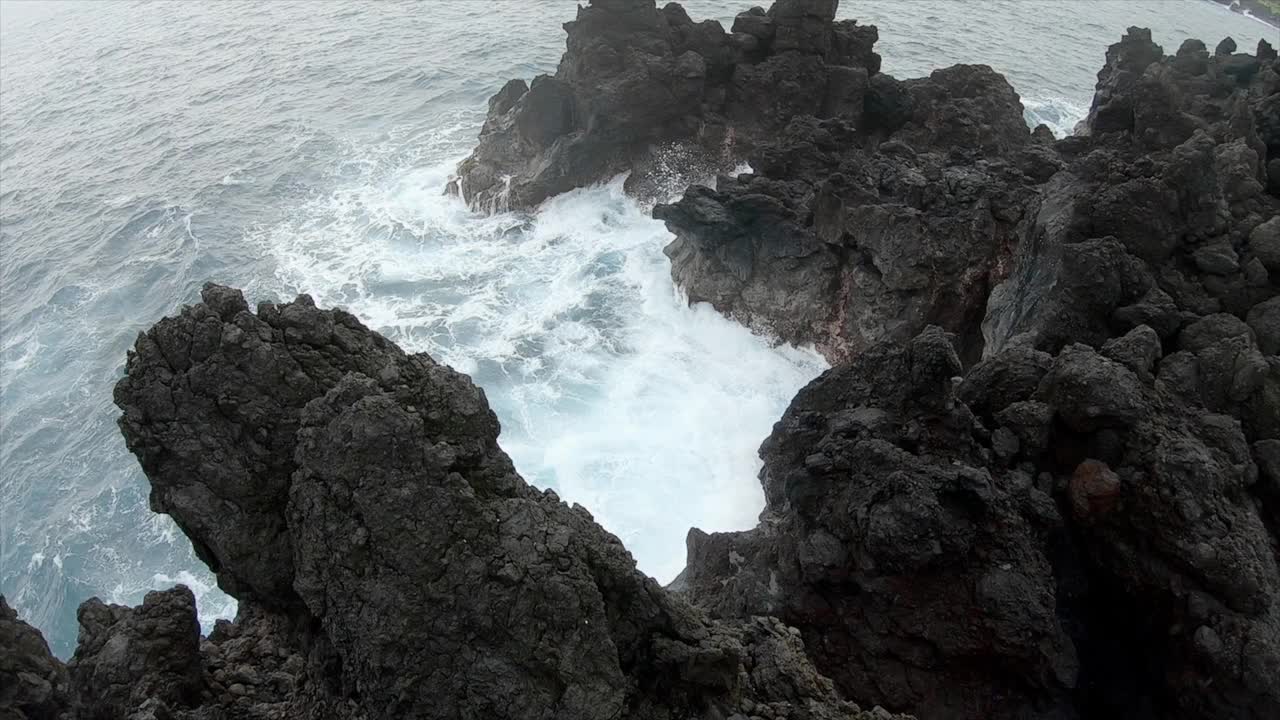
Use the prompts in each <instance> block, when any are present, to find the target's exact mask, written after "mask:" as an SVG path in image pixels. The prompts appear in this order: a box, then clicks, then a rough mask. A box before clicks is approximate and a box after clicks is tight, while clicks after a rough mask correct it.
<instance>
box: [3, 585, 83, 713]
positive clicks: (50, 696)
mask: <svg viewBox="0 0 1280 720" xmlns="http://www.w3.org/2000/svg"><path fill="white" fill-rule="evenodd" d="M69 690H70V680H69V679H68V677H67V669H66V668H65V667H64V666H63V665H62V663H61V662H59V661H58V659H57V658H55V657H54V656H53V654H52V653H50V652H49V645H48V644H47V643H45V641H44V638H43V637H42V636H41V635H40V631H39V630H36V629H35V628H33V627H31V626H30V625H28V624H26V623H25V622H23V621H22V620H20V619H19V618H18V613H16V612H14V610H13V609H12V608H10V607H9V604H8V603H6V602H5V600H4V598H3V597H0V712H4V713H5V714H4V717H5V718H16V719H17V720H35V719H36V718H57V719H58V720H63V719H65V718H69V717H71V712H70V705H71V701H70V698H69V695H68V693H69Z"/></svg>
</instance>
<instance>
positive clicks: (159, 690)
mask: <svg viewBox="0 0 1280 720" xmlns="http://www.w3.org/2000/svg"><path fill="white" fill-rule="evenodd" d="M77 616H78V618H79V621H80V640H79V643H78V644H77V647H76V654H75V656H74V657H73V658H72V659H71V662H70V663H69V664H68V666H67V668H68V670H69V671H70V673H71V682H72V684H73V685H74V687H75V693H76V695H77V696H78V697H79V702H80V705H81V708H80V713H79V715H80V717H83V718H88V719H90V720H111V719H112V718H122V717H126V716H128V715H130V714H131V713H132V712H133V711H134V710H137V709H139V708H141V707H142V706H143V704H144V703H147V702H148V701H151V702H152V703H154V704H155V705H156V706H164V707H165V708H167V709H170V710H176V709H178V708H184V707H190V706H192V705H195V704H196V703H197V702H198V701H199V699H200V692H201V690H203V689H204V679H203V677H202V673H201V661H200V625H199V623H198V622H197V621H196V598H195V596H194V595H193V594H192V593H191V591H190V590H188V589H187V588H186V587H185V586H182V585H179V586H177V587H175V588H173V589H172V590H166V591H164V592H151V593H147V596H146V598H145V599H144V600H143V601H142V604H141V605H139V606H138V607H136V608H128V607H124V606H121V605H107V604H104V603H103V602H102V601H100V600H98V599H97V598H93V599H91V600H89V601H87V602H85V603H84V604H83V605H81V606H80V610H79V612H78V613H77Z"/></svg>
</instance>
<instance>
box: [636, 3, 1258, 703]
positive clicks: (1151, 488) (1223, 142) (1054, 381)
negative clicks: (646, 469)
mask: <svg viewBox="0 0 1280 720" xmlns="http://www.w3.org/2000/svg"><path fill="white" fill-rule="evenodd" d="M1266 50H1267V48H1260V52H1259V54H1258V55H1256V56H1251V55H1245V54H1238V53H1235V52H1234V49H1233V48H1229V47H1224V48H1223V49H1221V50H1220V52H1219V53H1217V54H1216V55H1214V56H1210V54H1209V53H1208V52H1207V51H1206V49H1205V46H1204V45H1203V43H1200V42H1198V41H1188V42H1187V43H1184V45H1183V46H1182V47H1181V48H1180V49H1179V51H1178V52H1177V54H1175V55H1173V56H1166V55H1164V53H1163V51H1162V49H1161V48H1160V47H1159V46H1157V45H1155V44H1154V43H1153V42H1152V41H1151V37H1150V33H1149V32H1148V31H1145V30H1140V29H1137V28H1131V29H1130V30H1129V31H1128V33H1127V34H1126V36H1125V37H1124V38H1123V39H1122V40H1121V42H1120V43H1118V44H1116V45H1114V46H1112V48H1111V49H1110V50H1109V51H1108V53H1107V64H1106V66H1105V67H1104V68H1103V70H1102V71H1101V72H1100V73H1099V81H1098V92H1097V95H1096V97H1095V101H1094V105H1093V109H1092V111H1091V113H1090V115H1089V118H1088V119H1087V120H1086V121H1085V122H1084V124H1083V126H1082V128H1081V129H1080V132H1081V134H1080V135H1078V136H1075V137H1070V138H1064V139H1062V140H1058V141H1056V142H1055V143H1053V144H1052V145H1051V146H1048V147H1047V151H1048V152H1051V153H1052V155H1053V157H1054V158H1056V162H1058V163H1060V166H1061V169H1060V170H1058V171H1057V172H1054V173H1051V174H1049V176H1048V177H1047V178H1045V179H1044V181H1043V182H1032V183H1027V182H1025V181H1024V182H1023V183H1021V185H1018V184H1017V183H1015V184H1014V185H1013V187H1015V188H1020V190H1019V191H1020V195H1019V196H1018V199H1017V201H1016V202H1021V203H1022V205H1021V206H1020V209H1019V210H1018V211H1016V212H1014V213H1011V214H1010V217H1011V218H1012V217H1015V216H1020V217H1021V219H1020V220H1018V222H1017V223H1015V224H1014V225H1013V226H1012V227H1013V228H1014V230H1015V232H1014V233H1013V234H1012V236H1011V238H1010V239H1011V243H1010V245H1009V246H1008V252H1006V253H997V254H996V255H994V256H992V257H994V258H995V264H994V265H991V266H986V267H984V266H981V265H979V266H978V267H977V268H976V269H975V268H974V267H972V266H968V267H967V268H966V267H965V266H962V267H961V268H960V269H957V268H948V269H946V270H945V271H944V272H941V273H940V274H939V275H937V276H934V277H933V278H931V279H930V280H928V281H927V282H925V283H923V287H924V288H926V289H927V290H928V291H929V292H935V293H939V292H947V291H949V289H948V288H947V285H948V284H949V283H950V284H953V285H954V284H955V283H962V284H963V283H965V282H966V278H968V277H971V275H970V273H977V274H978V275H983V273H986V277H987V278H988V279H989V281H992V280H999V281H998V282H994V283H992V287H990V290H989V291H984V292H979V293H976V294H975V295H974V296H972V297H973V303H974V304H972V305H969V306H968V307H970V308H974V307H976V308H978V310H979V312H978V313H977V314H976V315H975V314H974V313H970V312H966V313H965V314H963V315H961V316H957V315H947V316H943V317H941V318H939V317H938V316H936V315H931V314H929V313H924V314H916V315H892V314H891V315H889V316H888V317H887V318H885V319H883V320H882V322H890V323H896V325H893V326H892V328H891V329H890V330H889V331H887V332H886V331H883V330H877V331H875V332H871V333H866V332H862V333H858V334H853V335H847V336H844V337H843V338H842V337H841V336H840V334H839V330H838V329H836V330H835V331H828V332H827V334H826V335H821V334H818V335H815V334H809V335H805V334H802V333H791V334H789V335H788V334H786V333H780V334H781V335H782V336H783V337H786V338H788V339H796V340H805V339H808V340H814V341H817V342H818V343H819V344H821V343H824V342H825V343H827V345H828V347H832V346H835V347H836V349H837V350H841V343H849V342H852V344H851V345H847V346H846V347H848V350H849V351H850V352H849V354H850V355H851V359H850V360H849V361H848V362H846V363H843V364H839V365H838V366H837V367H835V368H833V369H832V370H831V371H829V372H828V373H826V374H825V375H824V376H822V377H821V378H819V379H818V380H816V381H814V383H813V384H811V385H810V386H809V387H808V388H806V389H805V390H803V391H801V393H800V394H799V395H798V396H797V397H796V399H795V400H794V401H793V402H792V405H791V407H790V408H789V409H788V411H787V413H786V415H785V416H784V417H783V419H782V421H781V422H780V423H779V424H778V425H777V426H775V429H774V432H773V434H772V435H771V437H770V438H769V439H768V440H767V441H766V442H765V444H764V446H763V447H762V449H761V455H762V457H763V459H764V462H765V465H764V469H763V470H762V472H761V480H762V482H763V484H764V488H765V494H766V499H767V503H768V504H767V507H766V509H765V512H764V513H763V515H762V518H761V523H760V525H759V527H757V528H756V529H754V530H751V531H747V532H742V533H724V534H714V535H707V534H705V533H702V532H700V531H697V530H695V531H692V532H691V533H690V536H689V565H688V568H687V569H686V571H685V574H684V576H683V577H682V578H681V586H682V587H684V588H687V590H688V596H689V597H690V598H691V599H693V600H694V601H695V602H696V603H697V604H699V605H701V606H703V607H706V608H708V609H709V610H711V611H712V612H713V613H714V614H716V615H718V616H723V617H734V616H738V615H741V614H752V613H769V614H773V615H776V616H777V617H779V618H781V619H783V620H784V621H785V622H787V623H789V624H792V625H795V626H797V627H799V628H800V629H801V631H802V633H803V634H804V637H805V640H806V647H807V649H808V651H809V652H810V654H811V655H812V656H813V657H814V659H815V662H816V663H817V665H818V668H819V670H821V671H824V672H826V673H827V674H829V675H830V676H831V678H832V679H833V680H834V681H835V683H836V686H837V688H838V689H840V690H841V691H842V692H844V693H845V694H846V695H848V696H849V697H856V698H858V699H859V700H860V701H863V702H868V703H871V702H874V703H880V704H883V705H885V706H886V707H890V708H895V709H903V710H910V711H911V712H913V713H915V714H916V715H918V716H919V717H921V718H974V719H975V720H977V719H978V718H1041V717H1044V718H1095V717H1104V718H1108V717H1116V718H1120V717H1123V718H1152V719H1154V718H1204V719H1208V718H1227V717H1230V718H1267V717H1275V716H1277V715H1278V714H1280V605H1278V604H1277V603H1280V600H1278V598H1280V595H1278V593H1280V574H1278V573H1277V562H1278V558H1280V540H1278V537H1280V536H1278V534H1277V532H1278V530H1280V512H1278V511H1280V504H1278V503H1277V500H1278V493H1277V491H1276V487H1277V485H1276V481H1275V479H1274V478H1275V477H1277V475H1276V473H1277V470H1278V469H1280V465H1278V460H1280V453H1278V452H1277V449H1278V448H1280V422H1278V419H1280V358H1277V357H1276V350H1277V343H1276V317H1277V302H1278V301H1277V297H1278V296H1280V292H1278V288H1277V283H1276V281H1275V279H1274V278H1275V276H1274V274H1273V273H1274V272H1275V267H1276V264H1275V262H1274V258H1273V249H1272V248H1273V245H1274V243H1273V242H1272V241H1273V239H1275V238H1276V237H1277V231H1280V219H1278V218H1277V214H1278V211H1280V198H1278V197H1277V192H1276V180H1277V177H1276V175H1275V173H1274V170H1275V169H1276V167H1277V166H1276V165H1275V164H1273V163H1274V159H1275V158H1277V157H1280V147H1278V146H1277V145H1276V144H1275V141H1276V139H1277V136H1276V135H1275V134H1274V128H1275V127H1276V125H1277V122H1278V121H1280V117H1277V110H1278V109H1280V66H1278V65H1277V63H1276V61H1275V58H1274V56H1272V55H1270V54H1268V53H1267V52H1265V51H1266ZM802 122H803V123H807V124H808V125H809V126H810V127H815V128H820V129H823V130H826V131H828V132H832V128H833V125H832V123H830V122H827V123H822V122H816V123H815V122H813V121H812V120H797V121H796V122H795V123H794V124H796V125H799V124H801V123H802ZM833 134H834V133H833ZM814 137H815V138H821V137H822V136H821V135H819V134H817V133H815V134H814ZM784 142H785V140H784ZM813 145H814V146H815V147H817V148H818V149H820V150H821V149H822V148H823V145H822V144H821V143H820V142H816V141H815V142H814V143H813ZM849 145H850V144H842V143H840V142H838V141H837V142H834V143H829V147H830V149H829V150H828V152H829V153H831V154H832V155H838V154H839V153H841V152H844V151H841V150H840V149H839V148H841V147H848V146H849ZM882 147H883V146H882ZM784 154H785V155H788V156H789V157H792V158H795V157H801V158H803V157H806V156H804V155H803V153H800V152H796V151H792V152H789V153H784ZM917 157H918V155H917ZM865 165H866V163H865V161H862V160H857V161H855V162H854V166H855V167H865ZM769 167H770V166H769V165H768V164H767V163H765V164H762V165H761V167H760V168H757V170H764V172H757V173H756V176H754V177H743V178H739V180H738V184H736V185H730V186H728V188H729V189H728V190H727V191H726V186H724V185H722V186H721V188H720V189H719V190H716V191H704V190H702V189H695V190H694V191H691V192H690V193H688V194H686V196H685V198H684V199H682V200H681V201H679V202H677V203H676V204H675V205H674V206H672V207H673V209H672V210H666V211H663V210H661V209H660V212H667V213H668V216H667V217H668V223H669V224H674V225H675V229H676V232H677V235H678V239H677V244H683V245H684V247H685V248H687V247H689V243H698V242H703V241H705V240H707V238H709V237H712V236H713V233H714V232H720V228H723V227H733V226H735V225H744V224H747V223H751V222H759V221H758V220H757V218H758V217H759V216H760V214H759V213H757V212H756V208H759V207H761V206H763V205H764V203H763V202H762V201H761V200H759V199H758V197H756V196H755V195H752V194H749V193H748V192H747V191H746V190H738V191H735V190H734V188H746V187H761V188H763V187H769V183H770V182H772V181H773V178H772V177H771V176H770V175H769V172H768V168H769ZM825 167H826V168H831V167H833V164H828V165H826V166H825ZM826 172H828V170H827V169H824V170H822V171H821V172H819V173H815V174H812V175H810V174H809V173H807V172H806V173H800V175H801V176H812V177H817V178H821V182H823V183H832V182H835V181H834V180H833V178H835V175H824V174H823V173H826ZM846 174H847V173H846V172H844V171H843V170H842V171H841V172H840V175H841V176H844V175H846ZM879 177H884V175H879ZM890 177H892V176H890ZM1027 179H1028V180H1030V179H1032V178H1030V176H1028V178H1027ZM812 186H814V187H817V188H821V185H819V184H817V183H813V184H812ZM774 187H782V186H781V185H774ZM984 187H985V188H986V191H987V192H991V191H992V188H993V187H996V188H998V187H1000V186H999V185H991V184H987V185H985V186H984ZM1005 187H1009V186H1005ZM786 192H789V193H791V197H794V198H804V200H802V202H801V204H798V205H797V207H799V208H806V207H807V208H808V210H806V211H798V212H795V213H794V214H791V215H787V216H786V217H787V218H788V222H790V223H791V225H792V227H793V228H799V230H798V231H797V230H795V229H788V230H786V231H778V232H776V234H773V235H767V234H766V236H765V237H769V238H772V239H773V242H770V241H767V240H766V241H764V242H758V244H757V245H756V246H755V247H754V248H753V249H752V252H751V253H748V254H747V255H746V258H747V259H746V260H744V261H743V262H744V265H743V267H749V268H750V269H751V270H750V272H749V273H746V276H747V277H750V278H751V280H752V282H754V283H756V284H757V286H760V287H770V286H771V285H772V286H775V287H785V286H786V285H785V283H793V284H794V285H795V286H807V287H812V286H813V283H805V282H798V281H796V280H795V279H794V277H793V276H789V275H788V272H789V271H790V269H791V268H793V267H794V265H787V264H786V263H784V262H781V261H777V260H769V259H768V258H776V257H777V256H778V255H780V254H781V253H779V252H776V251H774V250H772V248H778V247H784V246H785V245H783V242H784V241H787V240H792V241H794V238H797V237H806V236H805V235H804V229H805V228H806V227H809V226H812V227H813V228H814V232H815V233H816V232H818V231H819V230H821V229H822V228H824V227H830V225H829V224H828V223H827V221H826V220H825V219H824V218H826V217H827V214H826V213H825V212H824V211H823V209H824V208H827V207H830V206H831V205H832V204H834V203H833V201H832V200H831V199H830V197H831V193H828V192H824V191H823V190H821V189H814V190H812V191H810V192H809V193H808V194H807V195H806V193H805V191H803V190H802V189H797V190H787V191H786ZM776 195H777V196H779V197H784V196H785V195H784V194H783V193H781V192H780V193H777V194H776ZM836 197H839V195H838V194H836ZM748 198H750V200H748ZM805 202H807V203H808V204H807V205H805V204H803V203H805ZM849 205H850V204H849V203H848V202H846V205H845V207H844V209H843V210H842V213H843V216H844V217H845V218H848V217H850V216H851V213H852V212H855V211H851V210H850V209H849ZM854 206H855V207H858V205H856V204H855V205H854ZM806 212H807V213H808V215H806V214H805V213H806ZM779 215H781V213H778V212H776V211H775V212H774V214H773V215H772V216H770V217H778V216H779ZM805 217H810V218H811V221H810V225H805V224H804V221H803V220H801V218H805ZM672 218H674V219H675V222H674V223H672ZM688 218H711V219H712V220H713V222H711V221H705V220H698V221H696V222H690V221H689V220H688ZM712 227H714V228H715V230H714V231H712V230H707V229H706V228H712ZM885 227H886V225H884V224H876V225H868V226H866V228H865V229H863V230H861V231H860V232H863V233H866V234H867V235H870V236H872V237H875V236H877V235H879V234H883V233H884V232H886V230H885V229H884V228H885ZM888 227H890V228H892V227H893V225H888ZM690 228H692V229H690ZM682 232H684V233H685V235H684V236H683V237H681V235H680V234H681V233H682ZM997 235H998V234H997ZM848 236H849V234H848V232H846V235H845V236H844V237H848ZM925 236H926V237H930V238H933V239H935V241H936V242H940V243H947V242H951V243H964V242H968V240H967V239H966V237H965V236H964V235H963V234H960V233H956V232H954V231H952V232H942V231H936V232H931V233H927V234H926V235H925ZM721 237H723V235H722V236H721ZM859 242H864V241H859ZM707 246H708V247H724V246H723V245H716V242H715V241H714V240H712V241H710V242H708V243H707ZM960 246H961V247H965V245H960ZM703 255H705V252H703V253H702V255H700V254H699V252H698V251H695V252H694V253H693V254H692V257H694V258H698V257H702V256H703ZM907 257H908V258H915V257H920V255H919V254H918V253H913V254H911V255H908V256H907ZM760 258H766V260H761V259H760ZM679 262H680V258H679V257H678V256H673V272H674V273H675V276H676V277H677V279H679V278H681V274H680V273H681V269H680V266H679ZM708 262H709V261H708ZM707 267H709V266H707ZM846 267H847V265H842V264H841V263H839V262H834V263H828V264H827V265H825V266H823V268H822V269H821V271H816V272H809V276H810V277H811V278H812V279H814V281H815V282H817V279H818V278H821V277H823V275H822V273H823V272H826V273H831V274H835V275H837V276H838V275H839V274H840V273H842V272H844V271H845V270H843V269H842V268H846ZM882 270H883V271H884V275H885V277H888V276H889V274H890V272H891V271H892V270H893V268H892V267H885V268H882ZM752 273H754V274H752ZM699 277H700V278H701V279H703V280H705V279H706V278H708V277H709V278H711V279H712V280H717V279H719V278H720V277H721V276H720V275H718V274H717V273H716V272H715V271H708V272H707V273H706V274H704V275H700V276H699ZM786 296H787V294H786V293H785V292H781V293H779V297H786ZM866 302H867V300H866V299H859V300H858V302H857V303H856V306H857V307H865V303H866ZM759 307H760V308H761V310H760V311H759V312H760V313H772V314H773V315H772V317H778V318H788V321H789V322H790V321H793V320H794V313H795V312H796V310H797V308H796V307H791V306H787V305H785V304H783V303H778V302H776V301H775V300H770V299H766V300H764V301H763V302H762V303H761V304H760V305H759ZM815 309H816V310H817V311H819V312H821V311H831V312H836V311H837V310H839V308H838V307H837V308H836V309H831V308H827V307H824V306H821V305H819V306H816V307H815ZM730 313H731V314H733V312H732V309H731V310H730ZM845 316H846V317H847V313H846V315H845ZM975 318H976V320H975ZM927 322H938V323H939V324H940V325H941V326H942V327H938V326H927V325H923V326H922V324H923V323H927ZM979 329H980V333H978V332H977V330H979ZM904 336H905V338H906V339H903V338H904ZM886 338H887V340H885V341H884V342H872V341H873V340H876V339H886ZM834 354H836V355H837V356H838V355H839V354H840V352H837V353H834ZM970 358H973V359H974V360H975V361H976V362H973V363H970V362H967V360H969V359H970Z"/></svg>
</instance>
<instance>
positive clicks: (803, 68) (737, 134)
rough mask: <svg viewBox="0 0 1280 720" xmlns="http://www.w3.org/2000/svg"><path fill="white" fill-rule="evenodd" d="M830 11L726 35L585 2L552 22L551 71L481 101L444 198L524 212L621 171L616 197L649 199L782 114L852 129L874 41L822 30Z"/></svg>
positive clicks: (792, 9)
mask: <svg viewBox="0 0 1280 720" xmlns="http://www.w3.org/2000/svg"><path fill="white" fill-rule="evenodd" d="M837 6H838V0H778V1H777V2H775V3H774V4H773V6H772V7H771V8H770V9H769V11H768V12H765V11H764V10H761V9H759V8H753V9H752V10H750V11H747V12H744V13H742V14H741V15H739V16H738V18H737V20H735V22H734V24H733V26H732V28H731V29H730V30H729V31H726V30H725V29H724V27H723V26H722V25H721V24H720V23H719V22H716V21H713V20H707V21H703V22H697V23H695V22H694V21H693V20H692V19H690V18H689V15H688V13H686V12H685V11H684V8H682V7H681V6H680V5H679V4H678V3H674V2H673V3H668V4H667V5H665V6H664V7H662V8H661V9H658V7H657V6H656V5H655V3H654V0H592V2H590V3H589V4H588V6H587V7H580V8H579V9H578V15H577V17H576V19H574V20H573V21H572V22H568V23H565V30H566V32H567V33H568V41H567V43H566V52H565V54H564V57H563V58H562V59H561V61H560V66H559V68H558V69H557V70H556V74H555V75H554V76H550V75H543V76H539V77H537V78H535V79H534V80H533V82H532V83H530V84H526V83H525V82H524V81H523V80H513V81H512V82H510V83H508V84H507V85H506V86H505V87H503V88H502V90H501V91H500V92H498V94H497V95H495V96H494V97H493V98H492V99H491V100H490V102H489V116H488V119H487V120H486V122H485V124H484V128H483V129H482V131H481V135H480V140H479V144H478V145H477V147H476V149H475V150H474V151H473V152H472V154H471V156H470V157H468V158H467V159H466V160H464V161H463V162H462V164H461V165H459V166H458V173H457V177H456V179H455V180H454V181H453V182H452V183H451V184H450V190H451V191H452V192H455V193H459V194H461V195H462V197H463V198H464V199H465V200H466V201H467V202H468V204H470V205H472V206H473V207H476V208H479V209H485V210H490V211H494V210H506V209H515V208H528V207H532V206H534V205H537V204H538V203H540V202H542V201H543V200H545V199H546V198H548V197H551V196H552V195H556V194H558V193H562V192H565V191H567V190H571V189H573V188H576V187H583V186H586V185H590V184H592V183H595V182H599V181H602V180H607V179H608V178H610V177H612V176H614V175H616V174H618V173H621V172H624V171H630V172H631V177H630V178H629V180H628V189H629V190H631V191H632V192H635V193H637V194H640V195H644V196H650V197H654V196H659V195H662V194H664V193H667V192H670V190H671V189H672V188H671V187H670V186H671V185H673V184H674V185H680V179H681V178H684V181H685V182H687V181H688V180H689V179H692V178H696V177H705V176H708V175H711V174H713V173H715V172H716V171H719V170H727V169H730V168H732V167H733V166H734V165H735V164H736V163H737V162H738V160H740V159H741V158H742V157H744V156H745V154H746V152H747V151H749V150H750V149H751V148H752V147H754V146H755V145H756V144H757V143H758V142H761V141H764V140H767V139H769V138H770V136H772V135H773V134H776V133H777V132H779V131H781V130H782V129H783V128H784V127H785V126H786V125H787V123H788V122H789V121H790V119H791V117H792V116H794V115H797V114H809V115H817V116H819V117H835V116H844V117H848V118H851V119H854V120H857V119H858V118H860V117H861V114H862V109H863V104H864V102H863V98H864V96H865V95H866V94H867V92H868V88H869V78H871V77H873V76H875V75H876V74H877V73H878V72H879V70H880V56H879V55H877V54H876V53H875V52H873V51H872V46H873V45H874V44H875V42H876V40H877V37H878V35H877V31H876V28H875V27H874V26H866V27H864V26H860V25H858V24H857V23H856V22H855V21H852V20H843V21H839V22H836V21H835V15H836V9H837ZM673 175H675V176H679V177H675V176H673ZM680 186H681V187H682V185H680ZM675 189H679V187H677V188H675Z"/></svg>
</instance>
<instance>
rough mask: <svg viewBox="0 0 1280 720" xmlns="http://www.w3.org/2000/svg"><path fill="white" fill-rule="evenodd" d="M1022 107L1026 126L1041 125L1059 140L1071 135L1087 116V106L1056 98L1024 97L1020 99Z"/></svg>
mask: <svg viewBox="0 0 1280 720" xmlns="http://www.w3.org/2000/svg"><path fill="white" fill-rule="evenodd" d="M1022 106H1023V115H1024V117H1025V118H1026V121H1027V125H1028V126H1030V127H1032V128H1035V127H1036V126H1037V125H1040V124H1041V123H1043V124H1045V125H1047V126H1049V129H1050V130H1052V131H1053V134H1054V135H1055V136H1056V137H1059V138H1063V137H1066V136H1068V135H1071V134H1072V133H1073V132H1074V131H1075V127H1076V124H1077V123H1079V122H1080V121H1081V120H1084V118H1085V116H1086V115H1088V114H1089V108H1088V106H1086V105H1082V104H1081V103H1078V102H1076V101H1074V100H1070V99H1068V98H1065V97H1058V96H1047V95H1033V96H1031V97H1025V98H1023V99H1022Z"/></svg>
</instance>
